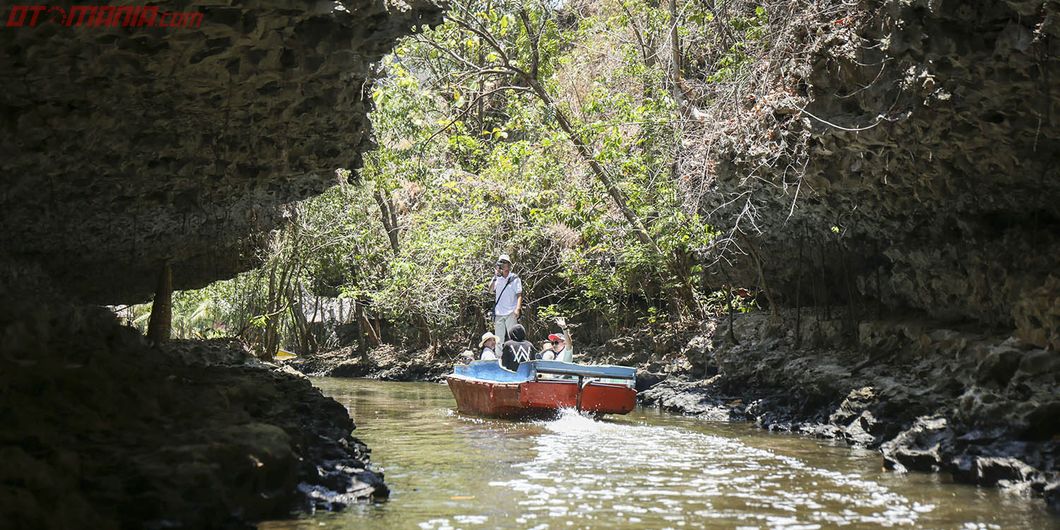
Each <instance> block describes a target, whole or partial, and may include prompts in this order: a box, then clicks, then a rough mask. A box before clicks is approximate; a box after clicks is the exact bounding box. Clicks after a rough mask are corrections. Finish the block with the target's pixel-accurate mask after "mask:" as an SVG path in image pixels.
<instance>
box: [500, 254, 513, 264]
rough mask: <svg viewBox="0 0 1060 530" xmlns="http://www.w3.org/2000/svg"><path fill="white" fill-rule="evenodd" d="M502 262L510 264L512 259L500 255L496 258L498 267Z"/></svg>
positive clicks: (505, 255)
mask: <svg viewBox="0 0 1060 530" xmlns="http://www.w3.org/2000/svg"><path fill="white" fill-rule="evenodd" d="M504 262H508V263H509V264H510V263H511V262H512V258H509V257H508V255H507V254H501V257H499V258H497V264H498V265H500V264H501V263H504Z"/></svg>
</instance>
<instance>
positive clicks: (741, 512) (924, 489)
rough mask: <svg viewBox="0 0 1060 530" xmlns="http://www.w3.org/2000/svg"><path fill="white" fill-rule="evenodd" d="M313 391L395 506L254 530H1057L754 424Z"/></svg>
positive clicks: (340, 386)
mask: <svg viewBox="0 0 1060 530" xmlns="http://www.w3.org/2000/svg"><path fill="white" fill-rule="evenodd" d="M314 384H316V385H317V386H318V387H319V388H321V389H322V390H323V391H324V393H325V394H328V395H330V396H332V397H334V398H335V399H337V400H339V401H340V402H341V403H343V404H344V405H346V406H347V407H348V408H349V410H350V414H351V415H352V416H353V418H354V420H355V421H356V422H357V431H356V433H355V434H356V436H358V437H359V438H361V439H362V440H363V441H364V442H365V443H367V444H368V445H369V447H371V448H372V451H373V452H372V460H373V462H374V463H375V465H376V466H378V467H379V468H381V469H383V471H384V472H385V474H386V481H387V483H388V484H389V485H390V487H391V489H392V494H391V497H390V500H389V501H388V502H384V503H378V504H369V505H362V506H356V507H353V508H352V509H348V510H347V511H345V512H342V513H337V514H332V513H320V514H317V515H314V516H309V517H305V518H303V519H300V520H296V521H284V522H273V523H263V524H262V525H261V528H267V529H281V528H422V529H443V528H705V527H706V528H748V529H749V528H787V529H796V528H798V529H802V528H836V527H845V528H872V527H901V526H904V527H910V528H962V529H978V528H1006V529H1007V528H1034V529H1048V528H1060V524H1058V523H1060V521H1058V518H1056V517H1054V516H1051V515H1049V514H1048V512H1046V511H1045V508H1044V504H1043V503H1042V502H1040V501H1029V500H1027V499H1025V498H1023V497H1020V496H1018V495H1015V494H1008V493H1005V492H1001V491H997V490H988V489H977V488H974V487H971V486H965V485H959V484H952V483H949V482H947V481H946V480H944V479H943V478H942V477H940V476H937V475H928V474H909V475H898V474H894V473H890V472H886V471H883V470H882V469H881V459H880V456H879V455H878V454H877V453H876V452H874V451H864V450H851V449H849V448H847V447H846V446H839V445H832V444H829V443H824V442H820V441H818V440H813V439H809V438H803V437H798V436H791V435H779V434H769V433H766V432H763V431H761V430H758V429H755V428H753V427H751V426H749V425H743V424H730V423H716V422H707V421H703V420H697V419H693V418H686V417H681V416H674V415H670V414H665V413H660V412H657V411H654V410H641V409H638V410H636V411H634V412H633V413H631V414H629V415H627V416H619V417H613V418H612V417H608V418H607V419H604V420H602V421H594V420H592V419H589V418H585V417H582V416H579V415H578V414H576V413H573V412H572V413H568V414H564V415H562V416H561V417H560V418H558V419H556V420H553V421H538V422H525V423H519V422H511V421H501V420H484V419H480V418H473V417H466V416H463V415H460V414H458V413H456V412H455V410H454V406H455V403H454V402H453V398H452V395H451V394H450V393H449V389H448V388H447V387H446V386H445V385H440V384H431V383H388V382H379V381H367V380H350V379H315V380H314Z"/></svg>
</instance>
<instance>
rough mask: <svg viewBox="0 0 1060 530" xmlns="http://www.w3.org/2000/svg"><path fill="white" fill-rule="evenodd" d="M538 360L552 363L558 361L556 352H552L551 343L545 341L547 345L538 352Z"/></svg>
mask: <svg viewBox="0 0 1060 530" xmlns="http://www.w3.org/2000/svg"><path fill="white" fill-rule="evenodd" d="M536 359H541V360H542V361H552V360H555V359H556V352H554V351H552V343H551V342H549V341H545V343H544V344H542V345H541V351H540V352H538V354H537V357H536Z"/></svg>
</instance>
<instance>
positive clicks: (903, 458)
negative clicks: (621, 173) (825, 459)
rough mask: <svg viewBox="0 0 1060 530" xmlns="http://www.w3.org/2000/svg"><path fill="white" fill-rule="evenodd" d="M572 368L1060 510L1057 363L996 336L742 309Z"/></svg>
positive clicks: (654, 334) (427, 367) (594, 350)
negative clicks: (627, 372) (1015, 492)
mask: <svg viewBox="0 0 1060 530" xmlns="http://www.w3.org/2000/svg"><path fill="white" fill-rule="evenodd" d="M454 351H455V350H454ZM457 358H458V357H457V355H456V354H455V353H450V354H443V353H434V352H430V351H411V350H410V351H401V350H398V349H396V348H394V347H392V346H384V347H381V348H376V349H373V350H370V351H368V352H367V353H366V354H364V355H361V354H360V353H358V352H356V351H354V350H353V349H349V348H347V349H343V350H337V351H333V352H328V353H323V354H318V355H313V356H308V357H305V358H300V359H295V360H292V361H289V362H288V363H289V365H290V366H291V367H292V368H295V369H297V370H299V371H301V372H303V373H307V374H311V375H327V376H337V377H370V378H377V379H384V380H401V381H413V380H426V381H435V380H438V379H440V378H441V377H442V376H444V374H446V373H448V372H449V371H450V370H451V367H452V364H453V363H454V362H455V361H456V360H457ZM578 362H584V363H591V364H618V365H626V366H637V367H638V369H639V371H638V389H639V390H641V401H642V403H643V404H645V405H647V406H657V407H661V408H663V409H665V410H668V411H671V412H676V413H680V414H689V415H695V416H700V417H703V418H704V419H709V420H717V421H752V422H755V423H757V424H758V425H760V426H761V427H763V428H766V429H770V430H774V431H785V432H793V433H799V434H804V435H809V436H815V437H821V438H831V439H839V440H843V441H846V442H848V443H850V444H852V445H857V446H862V447H867V448H873V449H879V450H880V451H881V453H882V456H883V463H884V465H885V466H886V467H888V468H890V469H894V470H895V471H897V472H903V471H907V470H908V471H927V472H945V473H948V474H950V475H952V476H953V477H954V479H955V480H958V481H961V482H967V483H972V484H978V485H983V486H1002V487H1008V488H1016V489H1022V490H1026V491H1027V492H1028V493H1030V494H1032V495H1042V496H1045V497H1046V499H1047V501H1048V502H1049V503H1050V504H1051V506H1052V507H1053V508H1054V509H1058V508H1060V506H1057V502H1058V496H1057V491H1058V490H1057V488H1058V486H1060V470H1058V463H1060V438H1058V436H1060V427H1058V426H1057V422H1056V421H1055V419H1056V418H1057V417H1060V354H1058V353H1057V352H1056V351H1053V350H1050V349H1047V348H1041V347H1038V346H1035V345H1033V344H1031V343H1028V342H1025V341H1023V340H1022V339H1020V338H1018V337H1015V336H1012V335H1011V334H1009V333H1005V332H1003V331H996V330H989V329H984V328H982V327H981V326H974V325H955V324H952V323H949V324H948V323H945V322H940V321H935V320H931V319H930V318H928V317H926V316H923V315H915V314H912V315H907V316H905V317H902V318H892V319H877V320H866V321H860V322H857V321H855V320H853V319H851V318H849V315H846V314H845V313H844V312H843V311H839V310H837V309H836V308H803V309H801V310H798V311H795V310H785V311H780V312H778V314H777V315H770V314H769V313H768V312H755V313H748V314H738V315H736V317H735V318H734V319H733V321H732V326H731V330H730V325H729V321H728V319H727V318H723V319H721V320H719V321H709V322H705V323H703V324H702V325H701V326H699V327H698V328H687V327H685V328H674V327H669V326H662V327H659V326H657V327H655V328H652V329H644V330H640V331H639V332H629V333H626V334H624V335H623V336H621V337H617V338H613V339H611V340H608V341H607V342H606V343H605V344H602V345H591V346H580V347H579V348H578Z"/></svg>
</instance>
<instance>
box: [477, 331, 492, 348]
mask: <svg viewBox="0 0 1060 530" xmlns="http://www.w3.org/2000/svg"><path fill="white" fill-rule="evenodd" d="M490 339H493V340H497V336H496V335H494V334H492V333H490V332H488V331H487V332H485V333H483V334H482V340H480V341H478V347H479V348H481V347H483V346H485V345H486V341H487V340H490Z"/></svg>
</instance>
